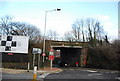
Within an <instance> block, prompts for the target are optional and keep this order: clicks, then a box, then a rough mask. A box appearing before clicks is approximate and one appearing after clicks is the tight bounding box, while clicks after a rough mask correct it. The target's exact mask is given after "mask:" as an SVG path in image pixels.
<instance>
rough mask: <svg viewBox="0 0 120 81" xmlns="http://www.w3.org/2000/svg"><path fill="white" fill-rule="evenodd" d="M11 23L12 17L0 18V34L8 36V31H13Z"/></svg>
mask: <svg viewBox="0 0 120 81" xmlns="http://www.w3.org/2000/svg"><path fill="white" fill-rule="evenodd" d="M11 22H12V17H10V16H5V17H2V18H1V21H0V30H1V34H3V35H9V34H10V31H11V30H12V29H13V27H12V23H11Z"/></svg>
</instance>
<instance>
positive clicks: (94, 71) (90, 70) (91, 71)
mask: <svg viewBox="0 0 120 81" xmlns="http://www.w3.org/2000/svg"><path fill="white" fill-rule="evenodd" d="M86 71H88V72H92V73H95V72H98V71H93V70H86Z"/></svg>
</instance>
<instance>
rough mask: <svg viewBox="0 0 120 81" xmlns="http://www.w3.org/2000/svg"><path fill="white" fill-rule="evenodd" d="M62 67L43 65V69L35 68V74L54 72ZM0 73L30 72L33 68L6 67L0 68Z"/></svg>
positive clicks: (59, 70)
mask: <svg viewBox="0 0 120 81" xmlns="http://www.w3.org/2000/svg"><path fill="white" fill-rule="evenodd" d="M61 71H62V69H60V68H52V69H50V68H49V67H45V68H44V69H43V68H42V69H39V70H37V74H41V75H42V74H45V73H56V72H61ZM0 73H10V74H21V73H32V74H33V70H29V71H28V70H23V69H8V68H0Z"/></svg>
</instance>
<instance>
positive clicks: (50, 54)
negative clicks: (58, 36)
mask: <svg viewBox="0 0 120 81" xmlns="http://www.w3.org/2000/svg"><path fill="white" fill-rule="evenodd" d="M49 60H50V69H52V63H53V60H54V50H53V49H52V48H51V49H50V52H49Z"/></svg>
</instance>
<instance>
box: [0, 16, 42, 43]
mask: <svg viewBox="0 0 120 81" xmlns="http://www.w3.org/2000/svg"><path fill="white" fill-rule="evenodd" d="M0 30H1V31H2V34H3V35H21V36H29V39H30V41H33V42H38V41H40V40H39V39H40V38H41V32H40V30H39V29H38V28H37V27H35V26H33V25H30V24H27V23H23V22H15V21H14V22H13V21H12V18H11V17H10V16H5V17H3V18H1V21H0Z"/></svg>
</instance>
